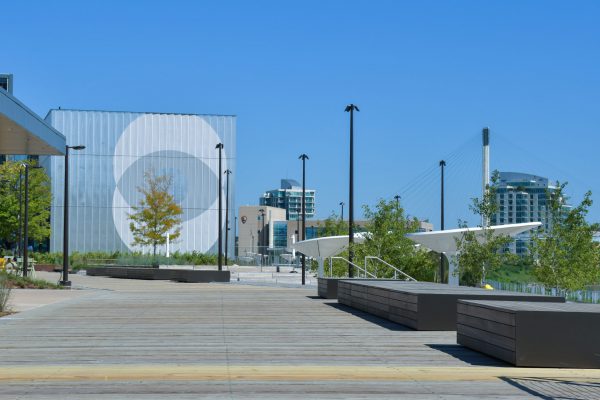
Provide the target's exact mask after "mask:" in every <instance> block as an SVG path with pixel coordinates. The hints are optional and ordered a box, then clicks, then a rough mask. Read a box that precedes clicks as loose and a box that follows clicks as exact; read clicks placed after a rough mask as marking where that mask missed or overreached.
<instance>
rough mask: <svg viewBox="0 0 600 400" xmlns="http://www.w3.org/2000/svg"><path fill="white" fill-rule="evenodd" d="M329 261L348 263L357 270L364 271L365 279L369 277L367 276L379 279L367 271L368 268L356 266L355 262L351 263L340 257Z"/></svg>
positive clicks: (331, 258)
mask: <svg viewBox="0 0 600 400" xmlns="http://www.w3.org/2000/svg"><path fill="white" fill-rule="evenodd" d="M329 259H330V260H334V259H336V260H342V261H345V262H346V263H348V264H349V265H352V266H353V267H355V268H356V269H358V270H359V271H363V273H364V277H365V278H366V277H367V275H369V276H371V278H374V279H377V276H375V275H373V274H372V273H370V272H369V271H367V269H366V268H362V267H360V266H358V265H356V264H354V263H353V262H350V261H349V260H346V259H345V258H344V257H340V256H337V257H329Z"/></svg>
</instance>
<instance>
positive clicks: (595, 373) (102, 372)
mask: <svg viewBox="0 0 600 400" xmlns="http://www.w3.org/2000/svg"><path fill="white" fill-rule="evenodd" d="M524 377H527V378H553V379H558V380H561V379H571V380H572V379H581V380H587V381H593V382H597V383H600V370H589V369H581V370H580V369H545V368H512V367H506V368H505V367H473V366H471V367H410V366H359V365H346V366H339V365H332V366H324V365H294V366H292V365H273V366H266V365H229V366H228V365H166V364H165V365H156V364H154V365H117V364H115V365H101V366H99V365H66V366H63V365H43V366H41V365H37V366H13V367H6V366H4V367H0V382H16V381H98V380H102V381H104V380H111V381H127V380H146V381H186V380H190V381H226V380H231V381H274V380H286V381H309V380H310V381H334V380H338V381H348V380H359V381H412V380H419V381H490V380H495V379H500V378H524Z"/></svg>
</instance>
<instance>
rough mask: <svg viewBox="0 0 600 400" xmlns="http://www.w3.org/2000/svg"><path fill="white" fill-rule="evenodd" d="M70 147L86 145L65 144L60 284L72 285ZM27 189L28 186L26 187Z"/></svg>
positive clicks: (75, 148)
mask: <svg viewBox="0 0 600 400" xmlns="http://www.w3.org/2000/svg"><path fill="white" fill-rule="evenodd" d="M69 149H72V150H83V149H85V146H83V145H77V146H65V199H64V201H63V276H62V280H61V281H60V284H61V285H62V286H71V281H69ZM25 186H27V184H25ZM25 191H27V188H25Z"/></svg>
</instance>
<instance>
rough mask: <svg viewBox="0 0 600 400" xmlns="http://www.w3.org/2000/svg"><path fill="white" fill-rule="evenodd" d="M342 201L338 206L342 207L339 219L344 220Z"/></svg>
mask: <svg viewBox="0 0 600 400" xmlns="http://www.w3.org/2000/svg"><path fill="white" fill-rule="evenodd" d="M344 204H345V203H344V202H343V201H340V206H341V207H342V214H341V215H340V220H342V221H343V220H344Z"/></svg>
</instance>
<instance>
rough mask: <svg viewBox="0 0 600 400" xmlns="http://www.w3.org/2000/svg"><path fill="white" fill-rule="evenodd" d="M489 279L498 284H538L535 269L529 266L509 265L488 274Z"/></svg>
mask: <svg viewBox="0 0 600 400" xmlns="http://www.w3.org/2000/svg"><path fill="white" fill-rule="evenodd" d="M486 278H487V279H491V280H494V281H498V282H511V283H529V282H536V281H537V279H536V278H535V276H534V275H533V269H532V267H531V266H530V265H527V264H514V265H513V264H508V265H504V266H502V267H501V268H499V269H498V270H496V271H492V272H490V273H488V274H487V276H486Z"/></svg>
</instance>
